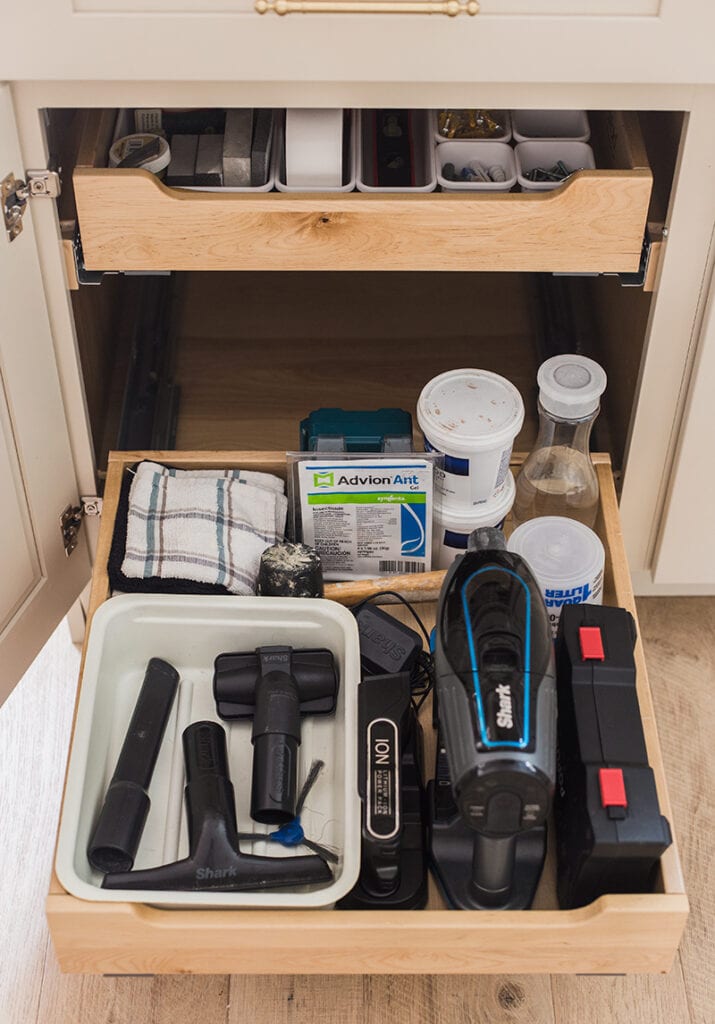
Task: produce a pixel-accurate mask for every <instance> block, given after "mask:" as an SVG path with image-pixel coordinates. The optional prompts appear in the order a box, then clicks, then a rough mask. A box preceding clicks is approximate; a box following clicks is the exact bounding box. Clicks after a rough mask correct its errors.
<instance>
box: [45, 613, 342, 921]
mask: <svg viewBox="0 0 715 1024" xmlns="http://www.w3.org/2000/svg"><path fill="white" fill-rule="evenodd" d="M269 644H290V645H291V646H293V647H327V648H328V649H330V650H331V651H332V653H333V655H334V657H335V660H336V664H337V667H338V672H339V687H338V700H337V707H336V711H335V714H334V715H329V716H317V715H316V716H311V715H308V716H305V717H304V718H303V719H302V723H301V724H302V732H301V737H302V742H301V745H300V747H299V759H298V790H300V788H301V786H302V784H303V782H304V781H305V778H306V776H307V773H308V770H309V768H310V765H311V762H312V761H313V760H314V759H315V758H316V757H319V758H320V759H321V760H323V761H324V762H325V767H324V768H323V770H322V771H321V773H320V775H319V776H318V780H317V782H316V783H315V785H314V787H313V789H312V790H311V792H310V794H309V796H308V799H307V801H306V805H305V807H304V808H303V812H302V814H301V823H302V825H303V828H304V830H305V834H306V836H307V837H308V838H310V839H313V840H315V841H316V842H319V843H321V844H322V845H324V846H328V847H330V848H332V849H334V850H335V851H336V852H337V853H339V855H340V861H339V863H338V864H337V865H333V866H332V870H333V876H334V877H333V882H332V883H330V884H328V885H327V886H326V885H322V886H303V887H300V888H299V889H295V888H294V889H284V890H281V889H270V890H266V891H262V892H252V893H249V892H240V893H217V892H175V893H172V892H159V891H149V890H137V891H128V890H117V891H112V890H105V889H102V888H101V883H102V876H101V874H100V873H99V872H97V871H94V870H93V869H92V867H91V866H90V864H89V862H88V860H87V854H86V850H87V844H88V841H89V839H90V836H91V834H92V830H93V828H94V826H95V823H96V820H97V817H98V815H99V811H100V808H101V806H102V802H103V800H104V794H105V792H106V789H107V786H108V784H109V781H110V779H111V777H112V773H113V771H114V766H115V764H116V760H117V756H118V754H119V751H120V749H121V746H122V742H123V740H124V734H125V732H126V729H127V726H128V725H129V720H130V718H131V715H132V711H133V710H134V704H135V702H136V698H137V695H138V693H139V689H140V687H141V684H142V681H143V678H144V672H145V670H146V666H147V663H148V661H149V659H150V658H152V657H160V658H163V659H165V660H166V661H168V662H169V663H170V664H172V665H173V666H174V667H175V668H176V669H177V671H178V672H179V675H180V684H179V690H178V693H177V696H176V700H175V702H174V706H173V708H172V711H171V716H170V718H169V722H168V725H167V729H166V733H165V735H164V741H163V743H162V746H161V750H160V753H159V757H158V759H157V763H156V768H155V770H154V776H153V778H152V781H151V785H150V788H149V797H150V799H151V809H150V811H149V815H148V817H147V821H146V825H145V828H144V833H143V835H142V839H141V843H140V845H139V850H138V852H137V857H136V861H135V864H134V867H135V868H148V867H154V866H157V865H159V864H165V863H168V862H171V861H174V860H177V859H179V858H181V857H184V856H186V855H187V853H188V835H187V827H186V817H185V809H184V785H185V781H184V762H183V751H182V743H181V734H182V732H183V730H184V729H185V728H186V726H187V725H189V724H190V723H191V722H195V721H200V720H206V719H210V720H213V721H217V722H218V721H221V720H220V719H219V718H218V716H217V715H216V710H215V705H214V700H213V665H214V659H215V658H216V656H217V655H218V654H221V653H223V652H229V651H244V650H245V651H252V650H254V649H255V648H256V647H259V646H264V645H269ZM359 679H360V651H359V641H358V631H357V625H356V623H355V619H354V617H353V616H352V614H351V613H350V612H349V611H348V610H347V609H345V608H343V607H342V606H340V605H338V604H336V603H334V602H332V601H324V600H317V599H307V598H306V599H299V598H267V597H261V598H254V597H223V596H216V597H207V596H202V597H199V598H196V597H191V596H176V597H171V596H166V595H129V594H125V595H121V596H118V597H114V598H112V600H110V601H107V602H105V603H104V604H103V605H102V606H101V608H99V609H98V610H97V612H96V614H95V616H94V618H93V620H92V629H91V635H90V638H89V643H88V647H87V656H86V662H85V668H84V676H83V680H84V681H83V685H82V693H81V698H80V701H79V706H78V710H77V721H76V727H75V734H74V741H73V744H72V753H71V757H70V763H69V769H68V776H67V789H66V793H65V801H64V807H63V811H62V818H61V822H60V832H59V840H58V847H57V860H56V870H57V875H58V877H59V880H60V881H61V883H62V885H63V886H64V887H65V889H66V890H67V891H68V892H70V893H72V894H73V895H74V896H78V897H81V898H82V899H85V900H93V901H118V902H122V903H127V902H139V903H151V904H157V905H164V906H170V907H186V908H190V907H193V908H204V909H208V908H227V909H228V908H234V909H235V908H239V907H250V908H259V907H270V908H272V909H278V908H288V907H296V908H297V907H302V908H320V907H330V906H332V905H333V904H334V903H335V901H336V900H338V899H340V898H341V897H342V896H344V895H345V894H346V893H347V892H349V891H350V889H352V887H353V885H354V884H355V882H356V881H357V878H358V874H359V871H360V821H361V811H360V800H359V796H358V791H357V687H358V683H359ZM221 724H222V725H223V727H224V729H225V730H226V738H227V745H228V758H229V771H230V776H231V782H232V783H233V787H234V792H235V796H236V815H237V822H238V829H239V831H243V832H269V831H272V830H273V829H274V828H275V827H276V826H266V825H259V824H258V823H257V822H254V821H253V820H252V819H251V817H250V814H249V803H250V788H251V763H252V755H253V747H252V745H251V726H252V721H243V722H230V723H229V722H221ZM241 849H242V851H244V852H246V853H256V854H262V855H265V856H271V857H272V856H276V857H278V856H287V857H290V856H295V855H296V854H306V853H309V852H310V851H309V850H307V849H306V848H304V847H297V848H291V849H287V848H286V847H284V846H282V845H280V844H279V843H276V842H271V841H266V840H259V841H257V842H253V843H244V842H241Z"/></svg>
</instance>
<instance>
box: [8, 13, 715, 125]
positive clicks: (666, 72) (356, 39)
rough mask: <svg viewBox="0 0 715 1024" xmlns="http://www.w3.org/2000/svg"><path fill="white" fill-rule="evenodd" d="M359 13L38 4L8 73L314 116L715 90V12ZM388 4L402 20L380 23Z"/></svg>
mask: <svg viewBox="0 0 715 1024" xmlns="http://www.w3.org/2000/svg"><path fill="white" fill-rule="evenodd" d="M360 2H361V0H306V2H305V3H303V0H36V2H35V4H34V5H33V15H34V17H35V19H36V23H37V24H38V25H41V26H42V30H41V32H25V33H19V34H18V36H17V38H16V39H14V40H13V45H12V47H7V48H6V50H5V52H4V53H3V61H2V65H3V69H2V75H3V77H4V78H5V79H6V80H10V81H12V80H14V79H18V80H33V79H37V80H44V81H47V80H72V81H92V80H98V81H99V80H112V79H113V80H116V81H120V82H121V81H130V82H131V81H146V82H166V83H170V82H177V81H178V82H186V81H196V82H201V81H203V82H231V83H243V82H246V83H249V82H253V83H255V82H272V83H276V82H284V83H289V84H290V85H291V86H294V87H297V86H301V85H303V86H305V87H306V88H305V89H304V90H303V92H302V95H301V90H300V89H296V88H293V89H292V91H291V92H290V94H289V96H290V98H287V99H286V101H285V102H284V103H278V104H277V105H288V104H290V103H292V104H293V105H304V106H305V105H307V106H315V105H316V102H315V91H313V92H312V93H310V92H309V90H308V88H307V87H308V85H313V86H316V87H317V86H318V85H319V84H320V83H332V85H333V86H334V88H332V90H331V88H330V85H328V86H326V91H325V95H324V96H323V94H322V93H321V94H320V95H321V99H320V101H319V102H320V103H321V104H324V105H325V106H339V105H347V106H373V105H374V103H375V92H374V91H370V90H369V89H367V88H360V86H361V85H368V84H371V83H378V84H380V85H382V86H383V87H385V86H387V85H389V84H391V83H395V84H397V83H403V84H410V83H415V84H417V85H420V84H424V83H427V82H429V83H432V84H439V83H457V84H459V85H460V86H461V87H462V88H463V92H462V93H461V95H464V99H461V98H459V99H457V100H456V101H455V100H449V102H452V103H455V104H456V103H461V104H462V105H464V106H469V105H478V104H479V102H480V100H479V89H480V85H484V84H488V83H505V82H508V83H519V82H524V83H532V84H533V83H560V82H563V83H572V84H577V83H592V84H596V83H601V82H612V83H633V82H637V83H651V82H656V83H671V82H672V83H676V82H683V83H690V84H692V83H700V84H705V83H708V82H715V60H713V58H712V39H713V36H714V35H715V5H713V4H711V3H707V2H706V0H457V3H458V6H459V9H460V10H461V11H464V10H466V9H469V10H471V11H476V10H479V13H477V14H476V15H474V16H472V15H471V14H468V13H460V14H459V15H458V16H456V17H448V16H446V15H445V14H442V13H439V14H425V13H419V9H420V4H424V7H425V8H427V7H429V8H430V9H431V10H434V9H435V8H437V9H441V5H442V3H443V2H444V8H445V10H448V9H449V7H450V3H451V4H452V6H454V0H431V2H429V3H428V0H365V2H366V3H368V6H369V7H371V8H372V10H370V11H368V12H365V11H361V12H360V13H335V12H337V11H339V10H340V9H341V5H342V9H343V10H344V8H345V5H346V3H349V4H350V5H351V9H352V8H354V7H356V6H359V4H360ZM375 4H377V5H378V6H380V7H381V8H382V9H384V8H385V7H388V8H389V9H394V13H390V14H385V13H380V14H377V13H374V10H375ZM276 5H277V6H278V9H282V10H284V11H287V12H288V13H286V14H284V16H279V15H278V14H276V13H275V8H276ZM306 6H307V7H308V8H309V9H310V13H303V10H304V8H305V7H306ZM257 8H258V10H263V11H265V12H267V13H262V14H261V13H258V10H257ZM316 9H317V11H318V12H319V13H316ZM326 10H327V11H328V12H330V13H323V12H324V11H326ZM345 83H351V85H350V87H349V88H348V87H346V86H345ZM339 86H342V88H338V87H339ZM338 93H339V94H340V96H341V98H340V99H339V100H338V101H337V102H336V96H337V94H338ZM382 95H383V96H384V95H385V91H384V88H383V91H382ZM308 96H310V97H311V98H310V99H308V101H306V97H308ZM528 98H529V97H528V93H527V94H525V96H524V100H523V101H522V102H520V103H517V104H515V105H517V106H526V105H527V104H528ZM90 102H91V100H90ZM438 102H440V101H438ZM172 105H183V104H181V103H179V104H172ZM413 105H417V104H413ZM419 105H421V106H429V105H434V103H430V102H429V100H427V102H424V101H421V102H420V104H419Z"/></svg>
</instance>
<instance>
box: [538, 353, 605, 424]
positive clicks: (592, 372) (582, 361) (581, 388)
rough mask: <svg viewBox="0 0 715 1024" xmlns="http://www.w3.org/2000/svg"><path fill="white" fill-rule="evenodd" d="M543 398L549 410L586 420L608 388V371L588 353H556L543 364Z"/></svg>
mask: <svg viewBox="0 0 715 1024" xmlns="http://www.w3.org/2000/svg"><path fill="white" fill-rule="evenodd" d="M536 380H537V382H538V385H539V401H540V402H541V404H542V406H543V407H544V409H545V410H546V411H547V412H550V413H552V414H553V415H554V416H560V417H561V418H562V419H567V420H582V419H584V418H585V417H586V416H590V415H591V413H594V412H596V410H597V409H598V405H599V399H600V397H601V395H602V394H603V392H604V391H605V390H606V372H605V370H604V369H603V367H601V366H599V365H598V363H596V362H594V361H593V359H588V358H587V357H586V356H576V355H573V356H571V355H564V356H553V357H552V358H551V359H547V360H546V362H545V363H542V364H541V366H540V367H539V372H538V374H537V377H536Z"/></svg>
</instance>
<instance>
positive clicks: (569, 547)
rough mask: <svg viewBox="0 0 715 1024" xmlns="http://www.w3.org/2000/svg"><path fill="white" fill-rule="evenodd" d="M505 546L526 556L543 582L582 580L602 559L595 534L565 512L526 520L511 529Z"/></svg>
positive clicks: (593, 570)
mask: <svg viewBox="0 0 715 1024" xmlns="http://www.w3.org/2000/svg"><path fill="white" fill-rule="evenodd" d="M507 546H508V548H509V551H513V552H514V554H515V555H521V557H522V558H523V559H525V561H526V562H527V563H528V565H529V567H530V568H531V570H532V572H533V573H534V574H535V575H536V576H537V577H538V579H539V582H540V583H542V584H546V583H554V584H557V585H560V584H568V583H577V582H581V581H582V580H584V579H585V578H586V577H593V576H594V575H595V574H596V573H597V572H598V571H599V569H601V568H602V567H603V564H604V561H605V552H604V549H603V544H602V543H601V541H600V539H599V537H598V535H597V534H596V533H594V531H593V530H591V529H589V527H588V526H585V525H584V524H583V523H580V522H578V520H576V519H568V518H566V516H540V517H539V518H537V519H529V520H527V522H525V523H522V524H521V526H519V527H517V529H516V530H514V532H513V533H512V535H511V537H510V538H509V543H508V545H507Z"/></svg>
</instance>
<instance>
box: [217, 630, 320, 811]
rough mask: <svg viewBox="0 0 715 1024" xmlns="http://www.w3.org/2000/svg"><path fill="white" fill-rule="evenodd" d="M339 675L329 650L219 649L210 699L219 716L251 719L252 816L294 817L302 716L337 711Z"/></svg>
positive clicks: (282, 648)
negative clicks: (234, 651)
mask: <svg viewBox="0 0 715 1024" xmlns="http://www.w3.org/2000/svg"><path fill="white" fill-rule="evenodd" d="M337 692H338V677H337V674H336V671H335V661H334V659H333V655H332V654H331V652H330V651H328V650H321V649H316V650H297V651H295V650H293V648H292V647H259V648H258V649H257V650H256V651H251V652H247V653H245V654H220V655H219V656H218V658H217V659H216V661H215V663H214V699H215V701H216V710H217V712H218V714H219V715H220V716H221V718H224V719H228V720H229V721H231V720H233V719H236V718H253V731H252V734H251V741H252V743H253V777H252V783H251V817H252V818H253V819H254V821H260V822H262V823H263V824H265V825H285V824H287V823H288V822H289V821H292V820H293V818H294V817H295V813H296V810H295V807H296V778H297V771H298V747H299V745H300V718H301V715H308V714H311V715H319V714H322V715H326V714H330V713H331V712H332V711H334V710H335V700H336V696H337Z"/></svg>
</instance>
